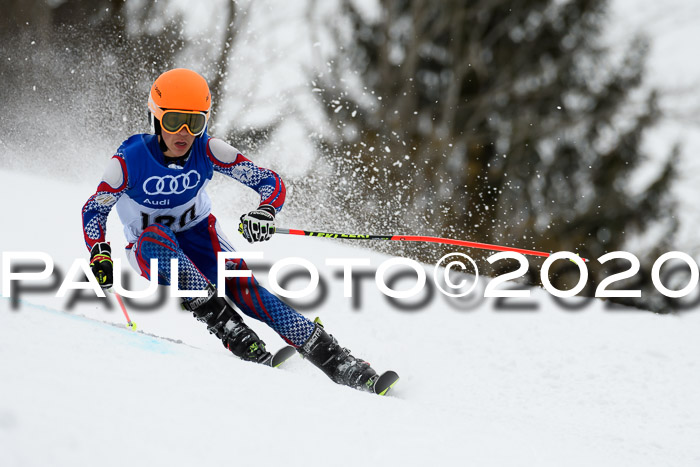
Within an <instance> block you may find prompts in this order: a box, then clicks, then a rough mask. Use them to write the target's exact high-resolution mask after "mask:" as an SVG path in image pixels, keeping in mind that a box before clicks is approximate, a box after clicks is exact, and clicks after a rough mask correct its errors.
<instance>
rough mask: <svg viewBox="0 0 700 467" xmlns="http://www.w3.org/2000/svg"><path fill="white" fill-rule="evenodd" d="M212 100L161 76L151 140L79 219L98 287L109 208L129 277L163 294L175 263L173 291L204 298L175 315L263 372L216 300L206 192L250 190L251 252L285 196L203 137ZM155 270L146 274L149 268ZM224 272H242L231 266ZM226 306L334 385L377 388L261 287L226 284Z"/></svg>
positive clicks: (249, 334) (154, 93)
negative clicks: (219, 181) (255, 201)
mask: <svg viewBox="0 0 700 467" xmlns="http://www.w3.org/2000/svg"><path fill="white" fill-rule="evenodd" d="M211 106H212V102H211V94H210V92H209V87H208V85H207V82H206V80H205V79H204V78H203V77H202V76H201V75H199V74H198V73H196V72H194V71H192V70H188V69H182V68H178V69H173V70H170V71H166V72H165V73H163V74H162V75H160V76H159V77H158V78H157V79H156V80H155V82H154V83H153V85H152V86H151V90H150V95H149V98H148V111H149V121H150V124H151V128H152V132H153V133H154V134H136V135H133V136H131V137H130V138H128V139H127V140H126V141H124V142H123V143H122V145H121V146H120V147H119V149H118V150H117V152H116V154H115V155H114V156H113V157H112V158H111V159H110V161H109V162H108V164H107V168H106V170H105V172H104V175H103V177H102V181H101V183H100V184H99V185H98V187H97V190H96V192H95V194H94V195H92V196H91V197H90V198H89V199H88V201H87V202H86V203H85V205H84V207H83V210H82V217H83V231H84V236H85V243H86V245H87V248H88V250H89V251H90V266H91V268H92V271H93V273H94V275H95V277H96V278H97V280H98V282H99V284H100V286H101V287H102V288H104V289H108V288H110V287H111V286H112V283H113V268H112V259H111V247H110V244H109V243H108V242H107V241H106V237H105V234H106V223H107V216H108V214H109V212H110V211H111V209H112V208H113V207H114V206H116V207H117V212H118V214H119V218H120V220H121V222H122V224H123V225H124V233H125V235H126V238H127V241H128V242H129V243H128V245H127V246H126V256H127V257H128V259H129V262H130V264H131V265H132V267H134V269H135V270H136V271H137V272H139V273H140V274H141V275H142V276H144V277H146V278H147V279H150V277H151V275H152V274H157V276H158V282H159V283H160V284H162V285H170V281H171V279H170V278H171V275H170V264H171V261H170V260H171V259H173V258H176V259H177V260H178V279H177V280H178V284H177V285H178V288H179V289H180V290H185V289H186V290H197V291H205V295H206V296H204V297H192V298H184V299H182V306H183V308H185V309H186V310H189V311H191V312H192V313H193V315H194V316H195V317H196V318H197V319H198V320H199V321H202V322H204V323H206V325H207V328H208V329H209V331H210V333H212V334H215V335H216V336H217V337H218V338H219V339H221V341H222V342H223V344H224V346H225V347H226V348H227V349H228V350H230V351H231V352H232V353H233V354H234V355H236V356H237V357H240V358H241V359H243V360H247V361H253V362H257V363H262V364H268V365H269V364H270V362H271V360H272V357H273V356H272V354H271V353H270V352H268V351H267V350H266V348H265V344H264V342H263V341H262V340H261V339H260V338H259V337H258V336H257V334H256V333H255V332H254V331H253V330H252V329H250V328H249V327H248V326H247V325H246V324H245V323H244V322H243V319H242V318H241V316H240V315H239V314H238V313H237V312H236V310H235V309H234V308H233V307H232V306H231V305H230V303H229V302H228V301H227V300H226V299H225V298H223V297H218V295H217V290H216V287H215V285H214V283H215V282H216V280H217V253H218V252H220V251H224V252H227V251H234V249H233V247H232V246H231V244H230V242H229V241H228V240H227V239H226V236H225V235H224V234H223V232H222V231H221V229H220V227H219V224H218V222H217V220H216V218H215V217H214V216H213V215H212V214H211V212H210V210H211V201H210V199H209V197H208V195H207V193H206V191H205V187H206V185H207V183H208V182H209V181H210V180H211V178H212V176H213V174H214V172H219V173H222V174H224V175H226V176H228V177H231V178H233V179H234V180H237V181H239V182H241V183H243V184H244V185H246V186H248V187H250V188H252V189H254V190H256V191H257V192H258V193H259V194H260V203H259V205H258V206H257V207H256V208H255V209H253V210H252V211H250V212H248V213H247V214H244V215H242V216H241V218H240V221H241V224H242V227H243V231H242V234H243V236H244V237H245V239H246V240H247V241H248V242H250V243H254V242H263V241H266V240H269V239H270V237H271V236H272V235H273V234H274V233H275V216H276V215H277V214H278V213H279V212H280V210H281V209H282V206H283V204H284V201H285V186H284V183H283V182H282V180H281V179H280V177H279V176H278V175H277V174H276V173H275V172H273V171H272V170H269V169H265V168H262V167H258V166H256V165H255V164H254V163H253V162H251V161H250V160H248V159H247V158H245V157H244V156H243V155H242V154H240V153H239V152H238V150H236V149H235V148H233V147H232V146H230V145H229V144H227V143H226V142H224V141H222V140H220V139H217V138H213V137H210V136H208V134H207V125H208V122H209V115H210V111H211ZM154 258H155V259H157V260H158V270H157V271H151V270H150V261H151V259H154ZM225 266H226V269H227V270H246V269H248V268H247V266H246V264H245V262H244V261H243V260H242V259H229V260H227V261H226V263H225ZM225 293H226V296H227V297H228V298H229V299H230V300H231V301H232V302H233V303H234V304H235V306H236V307H237V308H238V309H239V310H241V311H242V312H243V313H244V314H245V315H247V316H249V317H251V318H254V319H257V320H260V321H262V322H263V323H265V324H267V325H268V326H270V327H271V328H272V329H274V330H275V331H276V332H277V333H278V334H279V335H280V336H281V337H282V339H284V340H285V341H286V342H287V343H288V344H290V345H291V346H293V347H294V348H295V349H296V350H297V351H298V352H299V353H300V354H302V355H303V356H304V357H305V358H306V359H307V360H308V361H310V362H311V363H313V364H314V365H315V366H317V367H318V368H320V369H321V370H322V371H323V372H324V373H325V374H326V375H328V376H329V377H330V378H331V379H332V380H333V381H335V382H336V383H339V384H343V385H346V386H350V387H353V388H356V389H365V390H369V391H372V390H373V389H376V388H373V386H374V384H375V382H376V381H377V379H378V378H379V376H378V375H377V374H376V372H375V371H374V370H373V369H372V368H371V367H370V365H369V364H368V363H367V362H365V361H363V360H361V359H358V358H355V357H353V356H352V355H351V354H350V351H349V350H348V349H346V348H343V347H341V346H340V345H338V342H337V341H336V339H335V338H334V337H333V336H331V335H329V334H328V333H327V332H326V331H325V330H324V328H323V326H322V325H321V324H320V323H317V322H312V321H310V320H309V319H307V318H306V317H304V316H302V315H301V314H299V313H298V312H297V311H296V310H294V309H292V308H291V307H290V306H289V305H287V304H285V303H284V302H282V301H281V300H280V299H279V298H277V297H276V296H275V295H273V294H271V293H270V292H268V291H267V290H266V289H265V288H263V287H262V286H260V285H259V284H258V282H257V281H256V280H255V278H253V277H243V278H241V277H236V278H227V279H226V281H225Z"/></svg>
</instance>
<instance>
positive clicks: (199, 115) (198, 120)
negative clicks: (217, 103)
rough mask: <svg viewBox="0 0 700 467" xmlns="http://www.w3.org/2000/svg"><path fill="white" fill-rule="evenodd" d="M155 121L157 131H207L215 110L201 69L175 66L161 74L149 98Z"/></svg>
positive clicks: (151, 113) (150, 110) (153, 122)
mask: <svg viewBox="0 0 700 467" xmlns="http://www.w3.org/2000/svg"><path fill="white" fill-rule="evenodd" d="M148 110H149V112H150V118H151V124H152V125H153V127H154V130H155V132H156V133H159V130H161V129H162V130H165V131H167V132H168V133H177V132H178V131H180V130H181V129H182V128H183V127H185V128H187V130H188V131H189V132H190V133H191V134H193V135H195V136H199V135H201V134H202V133H204V130H205V128H206V124H207V122H208V120H209V114H210V112H211V93H210V92H209V86H208V85H207V81H206V80H205V79H204V78H203V77H202V76H201V75H200V74H199V73H197V72H195V71H192V70H188V69H185V68H175V69H173V70H170V71H166V72H165V73H163V74H162V75H160V76H159V77H158V78H157V79H156V80H155V81H154V82H153V85H152V86H151V92H150V95H149V97H148Z"/></svg>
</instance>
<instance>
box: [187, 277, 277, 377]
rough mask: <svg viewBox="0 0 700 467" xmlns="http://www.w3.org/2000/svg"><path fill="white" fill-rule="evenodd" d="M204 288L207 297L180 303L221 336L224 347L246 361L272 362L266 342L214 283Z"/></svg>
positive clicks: (269, 363) (211, 330) (212, 331)
mask: <svg viewBox="0 0 700 467" xmlns="http://www.w3.org/2000/svg"><path fill="white" fill-rule="evenodd" d="M207 292H208V295H207V296H206V297H199V298H195V299H193V300H191V301H188V302H184V301H183V303H182V307H183V308H184V309H185V310H188V311H191V312H192V314H193V315H194V317H195V318H197V320H199V321H201V322H203V323H205V324H206V325H207V329H208V330H209V333H211V334H214V335H215V336H216V337H218V338H219V339H221V341H222V342H223V344H224V347H226V348H227V349H228V350H230V351H231V353H233V354H234V355H235V356H237V357H239V358H241V359H243V360H246V361H249V362H256V363H261V364H263V365H271V363H272V354H271V353H270V352H268V351H267V350H265V343H264V342H263V341H262V340H261V339H260V338H259V337H258V335H257V334H255V331H253V330H252V329H250V328H249V327H248V326H247V325H246V324H245V323H244V322H243V319H242V318H241V317H240V315H239V314H238V313H236V311H235V310H234V309H233V307H232V306H231V305H229V303H228V302H227V301H226V299H225V298H224V297H217V295H216V288H215V287H214V286H213V285H211V284H210V285H209V286H208V287H207Z"/></svg>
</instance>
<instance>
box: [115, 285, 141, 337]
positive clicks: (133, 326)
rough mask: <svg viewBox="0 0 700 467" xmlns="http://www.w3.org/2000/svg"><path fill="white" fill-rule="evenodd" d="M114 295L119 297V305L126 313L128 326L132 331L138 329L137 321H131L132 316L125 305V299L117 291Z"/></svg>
mask: <svg viewBox="0 0 700 467" xmlns="http://www.w3.org/2000/svg"><path fill="white" fill-rule="evenodd" d="M114 296H115V297H117V301H118V302H119V306H120V307H121V309H122V312H123V313H124V317H125V318H126V327H128V328H129V329H131V330H132V331H136V323H134V322H133V321H131V318H129V313H127V312H126V306H124V301H123V300H122V297H121V295H119V294H118V293H117V292H114Z"/></svg>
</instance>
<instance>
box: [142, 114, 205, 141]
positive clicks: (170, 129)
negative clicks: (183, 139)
mask: <svg viewBox="0 0 700 467" xmlns="http://www.w3.org/2000/svg"><path fill="white" fill-rule="evenodd" d="M159 114H160V115H159ZM153 116H154V117H155V118H157V119H158V120H159V121H160V127H161V128H162V129H163V131H165V132H167V133H170V134H173V135H174V134H175V133H179V132H180V130H182V128H183V127H184V128H187V132H188V133H189V134H191V135H192V136H199V135H201V134H202V133H204V129H205V128H206V127H207V119H208V118H209V112H196V111H186V110H162V109H157V110H156V112H155V113H154V114H153Z"/></svg>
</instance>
